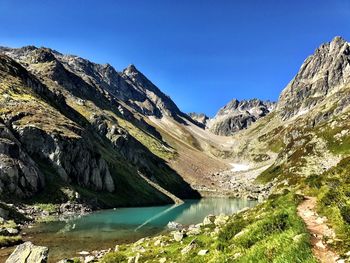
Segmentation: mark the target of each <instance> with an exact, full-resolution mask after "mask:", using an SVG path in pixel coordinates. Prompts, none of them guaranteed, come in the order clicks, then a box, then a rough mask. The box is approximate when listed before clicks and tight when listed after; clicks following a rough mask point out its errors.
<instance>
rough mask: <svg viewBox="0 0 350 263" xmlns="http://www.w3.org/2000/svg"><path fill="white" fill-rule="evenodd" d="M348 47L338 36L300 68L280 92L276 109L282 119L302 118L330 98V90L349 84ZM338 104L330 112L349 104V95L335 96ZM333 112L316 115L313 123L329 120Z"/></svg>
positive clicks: (320, 48) (322, 46)
mask: <svg viewBox="0 0 350 263" xmlns="http://www.w3.org/2000/svg"><path fill="white" fill-rule="evenodd" d="M349 67H350V45H349V43H348V42H346V41H345V40H344V39H342V38H341V37H335V38H334V39H333V40H332V41H331V42H330V43H326V44H323V45H321V46H320V47H319V48H318V49H317V50H316V51H315V52H314V54H312V55H311V56H309V57H308V58H307V59H306V60H305V62H304V63H303V65H302V66H301V68H300V70H299V72H298V73H297V75H296V76H295V77H294V78H293V80H292V81H291V82H290V83H289V84H288V85H287V87H286V88H285V89H284V90H283V91H282V93H281V95H280V97H279V102H278V105H277V110H278V111H279V112H280V115H281V117H282V119H283V120H287V119H290V118H292V117H293V116H296V115H303V114H305V113H307V112H308V111H309V110H310V109H312V108H313V107H315V106H316V105H318V104H319V103H321V102H323V101H324V100H325V98H327V97H330V96H333V91H335V90H337V89H339V88H341V87H346V85H344V84H346V83H349V81H350V71H349ZM336 97H338V99H339V100H340V101H342V102H337V105H335V108H334V109H333V112H338V111H340V110H342V109H343V108H344V107H346V106H347V105H349V98H348V96H344V95H342V93H341V92H339V93H338V95H336ZM332 114H333V113H331V114H329V113H327V114H326V115H322V114H321V115H319V116H317V117H316V118H315V119H314V123H313V125H314V124H315V123H317V122H320V121H322V120H325V119H328V118H329V117H330V116H331V115H332Z"/></svg>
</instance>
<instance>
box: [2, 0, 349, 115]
mask: <svg viewBox="0 0 350 263" xmlns="http://www.w3.org/2000/svg"><path fill="white" fill-rule="evenodd" d="M349 24H350V1H334V0H333V1H331V0H329V1H322V0H320V1H316V0H315V1H311V0H308V1H301V0H299V1H277V0H276V1H272V0H270V1H268V0H265V1H258V0H256V1H252V0H251V1H244V0H241V1H234V0H232V1H229V0H227V1H225V0H216V1H214V0H176V1H175V0H173V1H170V0H133V1H127V0H123V1H119V0H114V1H112V0H109V1H108V0H105V1H104V0H99V1H91V0H60V1H57V0H55V1H53V0H45V1H44V0H41V1H40V0H31V1H26V0H23V1H18V0H0V25H1V26H0V45H3V46H12V47H19V46H23V45H29V44H33V45H37V46H47V47H51V48H53V49H56V50H58V51H60V52H62V53H70V54H76V55H79V56H82V57H85V58H88V59H90V60H92V61H95V62H98V63H106V62H108V63H110V64H112V65H113V66H114V67H115V68H116V69H117V70H122V69H123V68H124V67H126V66H127V65H128V64H131V63H133V64H135V65H136V67H137V68H139V69H140V70H141V71H142V72H143V73H144V74H145V75H146V76H148V77H149V78H150V79H151V80H152V81H153V82H154V83H155V84H156V85H157V86H159V88H160V89H161V90H163V91H164V92H165V93H167V94H168V95H169V96H170V97H171V98H172V99H173V100H174V101H175V102H176V103H177V104H178V106H179V107H180V108H181V110H183V111H184V112H189V111H197V112H204V113H206V114H208V115H211V116H212V115H214V114H215V113H216V111H217V110H218V109H219V108H220V107H222V106H223V105H224V104H226V103H227V102H228V101H229V100H231V99H232V98H238V99H248V98H255V97H257V98H261V99H270V100H277V98H278V95H279V93H280V92H281V90H282V89H283V88H284V87H285V86H286V84H287V83H288V82H289V81H290V80H291V79H292V78H293V76H294V75H295V73H296V72H297V71H298V69H299V67H300V65H301V64H302V62H303V61H304V59H305V58H306V57H307V56H308V55H310V54H311V53H313V51H314V50H315V49H316V48H317V47H318V46H319V45H320V44H321V43H323V42H328V41H330V40H331V39H332V38H333V37H334V36H336V35H341V36H343V37H344V38H345V39H347V40H350V27H349Z"/></svg>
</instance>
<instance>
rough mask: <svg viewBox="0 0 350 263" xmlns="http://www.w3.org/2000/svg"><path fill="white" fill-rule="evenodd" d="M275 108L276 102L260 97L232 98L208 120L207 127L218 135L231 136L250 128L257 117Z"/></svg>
mask: <svg viewBox="0 0 350 263" xmlns="http://www.w3.org/2000/svg"><path fill="white" fill-rule="evenodd" d="M274 108H275V103H274V102H270V101H262V100H258V99H251V100H242V101H238V100H237V99H233V100H231V101H230V102H229V103H228V104H227V105H225V106H224V107H222V108H221V109H220V110H219V112H218V113H217V114H216V116H215V117H214V118H213V119H210V120H209V121H208V122H207V128H208V129H209V130H210V131H211V132H213V133H214V134H217V135H223V136H229V135H232V134H233V133H235V132H237V131H239V130H242V129H246V128H248V127H249V126H250V125H251V124H252V123H253V122H255V121H256V120H257V119H259V118H261V117H264V116H266V115H267V114H269V113H270V112H271V111H273V110H274Z"/></svg>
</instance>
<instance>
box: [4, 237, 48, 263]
mask: <svg viewBox="0 0 350 263" xmlns="http://www.w3.org/2000/svg"><path fill="white" fill-rule="evenodd" d="M48 253H49V249H48V248H47V247H42V246H35V245H33V244H32V243H31V242H25V243H23V244H21V245H19V246H17V247H16V249H15V251H13V252H12V254H11V255H10V257H9V258H8V259H7V260H6V263H14V262H16V263H34V262H35V263H46V262H47V257H48Z"/></svg>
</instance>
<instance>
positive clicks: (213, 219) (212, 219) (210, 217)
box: [203, 215, 215, 226]
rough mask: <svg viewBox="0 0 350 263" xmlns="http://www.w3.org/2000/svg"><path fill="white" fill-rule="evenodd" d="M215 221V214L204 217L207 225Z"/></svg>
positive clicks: (204, 223)
mask: <svg viewBox="0 0 350 263" xmlns="http://www.w3.org/2000/svg"><path fill="white" fill-rule="evenodd" d="M214 221H215V216H214V215H207V216H206V217H205V218H204V219H203V225H204V226H207V225H212V224H214Z"/></svg>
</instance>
